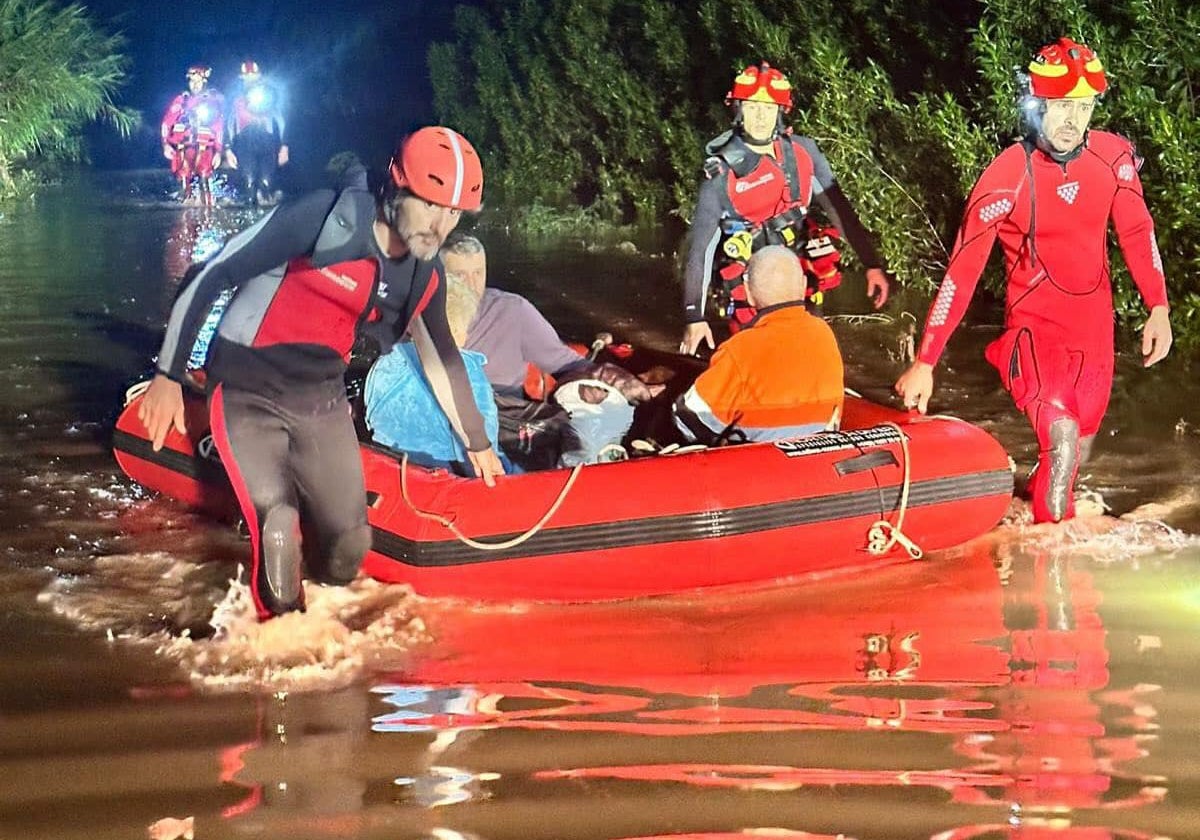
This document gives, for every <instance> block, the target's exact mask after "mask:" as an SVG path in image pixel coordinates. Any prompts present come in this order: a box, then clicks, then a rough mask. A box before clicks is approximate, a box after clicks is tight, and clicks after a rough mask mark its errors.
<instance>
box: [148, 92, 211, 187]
mask: <svg viewBox="0 0 1200 840" xmlns="http://www.w3.org/2000/svg"><path fill="white" fill-rule="evenodd" d="M159 131H160V133H161V135H162V141H163V142H164V143H166V144H168V145H170V146H174V147H175V149H176V154H175V157H174V159H173V160H172V161H171V172H172V173H174V174H176V175H180V174H181V173H184V172H185V167H186V172H187V174H189V175H190V174H193V173H194V174H196V175H199V176H200V177H201V178H209V177H211V176H212V174H213V169H214V168H215V162H216V158H217V157H218V156H219V155H220V154H221V148H222V143H223V140H222V138H223V137H224V136H225V99H224V97H222V96H221V94H220V93H218V92H217V91H215V90H213V89H212V88H206V89H205V90H202V91H200V92H199V93H192V92H190V91H184V92H183V93H181V94H179V95H178V96H176V97H175V98H174V99H172V100H171V104H170V105H168V106H167V110H166V113H164V114H163V118H162V123H161V125H160V126H159Z"/></svg>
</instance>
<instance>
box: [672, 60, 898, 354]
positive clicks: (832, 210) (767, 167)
mask: <svg viewBox="0 0 1200 840" xmlns="http://www.w3.org/2000/svg"><path fill="white" fill-rule="evenodd" d="M725 104H727V105H731V106H733V109H734V119H733V128H732V129H731V130H729V131H726V132H725V133H723V134H721V135H720V136H719V137H716V138H714V139H713V140H710V141H709V142H708V144H707V145H706V146H705V153H706V154H707V155H708V158H707V160H705V162H704V174H705V180H704V182H703V183H701V184H700V191H699V194H698V195H697V198H696V212H695V215H694V217H693V219H692V229H691V233H690V234H689V245H688V258H687V266H686V268H685V269H684V292H683V306H684V320H685V321H686V322H687V327H686V329H685V330H684V335H683V340H682V341H681V342H680V344H679V350H680V352H682V353H689V354H690V353H695V352H696V349H697V348H698V347H699V346H700V344H701V342H704V343H707V344H708V346H709V347H713V346H714V342H713V334H712V328H711V327H710V326H709V324H708V322H707V320H706V316H707V315H708V314H709V313H708V312H707V311H706V304H707V303H708V297H709V288H710V285H711V284H712V283H713V282H719V283H721V284H722V285H723V286H724V287H725V290H726V291H727V294H728V303H727V310H726V311H725V312H722V313H719V314H720V315H722V316H724V317H728V318H729V325H730V329H731V330H732V331H735V332H736V331H737V330H738V329H740V328H741V327H743V326H745V325H746V324H748V323H749V322H750V321H751V320H752V319H753V317H754V310H753V307H751V306H750V305H749V304H748V303H747V302H746V292H745V287H744V285H743V284H742V282H741V273H742V271H743V270H744V269H745V264H746V261H747V260H748V259H749V257H750V254H751V253H753V252H754V251H756V250H758V249H759V248H762V247H764V246H766V245H783V246H784V247H785V248H788V249H789V250H791V251H793V252H794V253H795V254H796V256H797V259H801V258H802V257H803V258H804V260H808V259H809V258H810V257H813V256H814V254H813V253H812V252H811V251H810V250H809V249H808V243H809V241H810V230H811V228H810V227H808V226H806V219H807V216H808V212H809V208H810V207H811V205H812V203H813V202H814V201H815V202H817V203H818V204H820V205H821V208H822V210H824V211H825V214H826V215H827V216H828V217H829V220H830V221H831V222H833V224H834V225H835V226H836V227H837V228H838V230H839V231H841V235H843V236H845V237H846V239H847V240H848V241H849V243H850V245H851V247H852V248H854V251H855V253H856V254H857V255H858V257H859V259H860V260H861V262H862V263H863V265H864V266H866V269H867V295H868V296H869V297H871V298H873V299H874V302H875V307H876V308H878V307H880V306H882V305H883V304H884V301H886V300H887V294H888V281H887V276H886V275H885V274H884V271H883V268H882V265H883V263H882V260H880V258H879V256H878V254H877V253H876V248H875V243H874V240H873V238H872V236H871V235H870V234H869V233H868V232H867V231H866V229H865V228H864V227H863V225H862V222H860V221H859V219H858V216H857V214H856V213H855V212H854V210H853V208H852V207H851V206H850V203H849V202H848V201H847V200H846V197H845V195H844V194H843V193H842V189H841V187H840V186H838V183H837V180H836V179H835V178H834V175H833V170H832V169H831V168H830V166H829V161H827V160H826V159H825V155H823V154H822V153H821V150H820V149H818V148H817V144H816V142H815V141H814V140H813V139H812V138H810V137H793V136H792V132H791V129H790V128H787V127H785V126H784V124H783V115H784V114H785V113H787V112H788V111H790V110H791V108H792V86H791V84H790V83H789V82H788V80H787V78H786V77H785V76H784V75H783V74H782V73H780V72H779V71H778V70H776V69H775V68H773V67H771V65H769V64H767V63H766V62H763V63H762V64H761V65H759V66H757V67H755V66H753V65H751V66H749V67H747V68H746V69H744V70H743V71H742V72H741V73H739V74H738V75H737V76H736V77H735V78H734V80H733V85H732V86H731V87H730V89H729V93H728V94H726V96H725ZM826 248H827V251H829V252H832V251H833V249H832V245H831V243H828V242H826ZM825 256H826V258H827V259H828V257H829V256H830V255H829V254H828V253H826V254H825ZM815 259H816V260H817V261H819V260H821V257H820V256H816V257H815ZM833 259H834V260H835V261H836V252H833ZM804 260H802V262H804ZM828 270H830V271H833V272H836V265H830V266H829V267H828Z"/></svg>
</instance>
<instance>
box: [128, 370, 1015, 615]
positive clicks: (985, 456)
mask: <svg viewBox="0 0 1200 840" xmlns="http://www.w3.org/2000/svg"><path fill="white" fill-rule="evenodd" d="M645 355H651V354H645ZM653 355H654V358H656V359H658V360H664V359H665V360H668V361H670V360H676V364H677V365H679V367H677V369H676V374H677V376H676V379H675V380H673V382H674V383H678V382H680V381H683V380H685V379H686V377H687V376H688V375H690V376H694V375H695V370H694V369H693V370H691V371H690V372H689V371H688V370H687V368H686V367H683V366H684V365H685V364H686V362H685V360H682V359H681V358H680V357H673V356H666V355H665V354H653ZM625 361H626V363H627V364H633V363H634V361H635V360H630V359H626V360H625ZM188 423H189V429H190V430H191V437H190V439H189V438H185V437H183V436H181V435H178V434H174V433H172V436H171V437H170V438H169V439H168V442H167V446H166V447H165V448H164V449H163V450H162V451H160V452H157V453H156V452H152V451H151V449H150V447H149V445H148V442H147V440H146V437H145V430H144V428H142V425H141V423H140V422H139V421H138V420H137V403H136V400H135V401H134V402H133V403H131V405H130V406H128V407H127V408H126V410H125V412H124V413H123V415H122V417H121V418H120V420H119V421H118V424H117V429H116V431H115V433H114V441H113V442H114V449H115V452H116V455H117V460H118V461H119V462H120V464H121V466H122V468H123V469H124V470H125V472H126V473H127V474H128V475H130V476H131V477H132V478H134V479H135V480H136V481H138V482H139V483H141V484H143V485H145V486H147V487H150V488H152V489H155V490H159V491H161V492H164V493H166V494H167V495H169V496H172V497H174V498H177V499H181V500H183V501H185V502H188V503H190V504H196V505H205V506H209V507H214V506H215V507H218V508H220V507H227V506H228V505H229V504H230V503H231V494H230V493H229V492H228V488H227V487H225V486H224V485H223V472H222V471H221V469H220V466H219V462H216V461H214V460H213V459H214V458H215V457H216V453H215V448H214V447H212V446H211V441H210V439H209V438H208V437H207V436H206V434H205V429H206V427H207V420H206V417H205V411H204V407H203V404H202V403H201V401H200V400H198V399H196V400H195V401H193V403H192V405H191V406H190V409H189V415H188ZM362 457H363V463H364V467H365V473H366V483H367V491H368V493H367V495H368V500H369V513H368V515H369V518H370V521H371V525H372V527H373V529H374V549H373V551H372V552H371V553H370V555H369V556H368V558H367V561H366V564H365V569H366V571H367V572H368V573H369V574H371V575H373V576H375V577H377V578H379V579H381V580H385V581H397V582H403V583H409V584H411V585H412V586H413V587H414V588H415V589H416V590H417V591H418V592H421V593H423V594H430V595H455V596H464V597H472V598H480V599H485V600H488V599H513V598H530V599H538V600H599V599H612V598H622V597H634V596H640V595H648V594H659V593H666V592H676V591H682V590H688V589H695V588H700V587H711V586H720V585H725V584H740V583H745V582H750V581H771V580H776V579H781V578H786V577H791V576H797V575H806V574H818V573H823V572H827V571H830V570H834V569H846V568H858V567H871V566H878V565H880V564H883V563H887V562H895V561H897V560H901V559H907V558H908V556H909V555H908V554H907V553H906V551H905V548H904V545H903V544H901V543H896V544H893V545H891V547H890V548H886V547H885V550H884V552H883V553H882V554H879V555H878V556H876V555H874V554H872V553H869V552H868V550H867V547H868V543H869V535H870V533H871V531H872V527H873V526H875V525H876V523H880V522H883V523H885V525H884V526H882V529H881V542H883V543H887V534H888V532H887V527H888V526H890V525H893V524H899V523H900V520H901V518H902V519H903V532H904V533H905V534H907V536H908V537H909V538H910V539H911V540H912V541H914V542H915V543H916V544H917V545H920V546H922V547H923V548H925V549H926V550H933V549H939V548H946V547H948V546H953V545H956V544H959V543H962V542H965V541H966V540H969V539H971V538H973V537H976V536H978V535H980V534H982V533H984V532H986V531H987V530H989V529H990V528H992V527H993V526H994V525H995V524H996V522H997V521H999V519H1000V517H1001V516H1002V515H1003V513H1004V511H1005V509H1006V508H1007V505H1008V502H1009V500H1010V497H1011V492H1012V472H1011V469H1010V467H1009V461H1008V457H1007V455H1006V454H1005V452H1004V450H1003V449H1002V448H1001V447H1000V445H999V444H998V443H997V442H996V441H995V440H994V439H993V438H992V437H991V436H990V435H988V434H987V433H986V432H984V431H983V430H982V429H979V428H977V427H975V426H973V425H970V424H968V423H965V422H962V421H959V420H955V419H952V418H923V417H918V416H916V415H910V414H909V413H906V412H901V411H897V410H895V409H891V408H887V407H884V406H881V405H877V404H875V403H872V402H870V401H868V400H865V399H862V398H858V397H850V398H848V399H847V403H846V409H845V412H844V417H843V430H842V431H841V432H831V433H826V434H821V435H815V436H812V437H809V438H804V439H801V440H793V441H780V442H778V443H760V444H748V445H742V446H734V447H724V448H718V449H710V450H706V451H702V452H694V453H690V454H685V455H677V456H669V457H668V456H657V457H645V458H636V459H634V460H631V461H625V462H621V463H615V464H602V465H594V466H589V467H586V468H584V469H583V470H582V472H580V473H579V474H578V476H577V478H576V479H574V483H573V484H568V481H569V475H570V474H569V473H568V472H567V471H563V470H551V471H547V472H537V473H528V474H524V475H516V476H505V477H504V478H503V479H501V481H500V483H499V486H498V487H497V488H495V489H488V488H487V487H485V486H484V485H483V484H482V482H479V481H473V480H467V479H463V478H459V477H457V476H454V475H451V474H449V473H447V472H446V471H444V470H425V469H421V468H417V467H409V468H408V469H407V471H405V470H404V469H403V468H402V466H401V463H400V461H399V459H398V457H397V454H396V453H394V452H391V451H389V450H385V449H382V448H379V447H376V446H373V445H370V444H364V446H363V447H362ZM405 477H407V487H405V484H404V481H403V479H404V478H405ZM558 500H560V501H561V506H560V507H558V508H557V509H556V510H555V512H554V514H553V516H551V517H550V519H549V520H548V522H547V523H546V524H545V527H543V528H541V529H540V530H537V531H536V533H533V534H529V535H528V539H520V538H516V539H514V537H516V535H519V534H522V532H526V529H529V528H530V526H531V525H533V524H534V523H535V522H537V521H538V520H539V518H540V517H541V516H543V514H544V513H545V512H546V511H547V510H548V509H552V507H553V506H554V505H555V504H556V503H557V501H558ZM414 508H419V509H421V510H424V511H428V512H432V513H434V514H437V515H438V516H439V517H442V518H443V519H444V520H451V521H453V523H454V525H455V526H456V527H457V529H459V531H460V532H462V533H464V534H466V535H469V536H470V537H472V538H476V539H478V540H482V541H484V542H490V543H504V545H503V546H502V547H499V548H497V547H495V546H493V550H478V549H476V548H469V547H467V546H466V545H464V544H463V543H462V542H460V541H459V540H458V539H456V538H455V537H453V536H451V534H450V533H449V532H448V531H447V529H446V527H445V526H444V524H442V523H439V522H433V521H430V520H429V519H428V518H422V517H421V516H420V515H418V513H417V512H416V510H414Z"/></svg>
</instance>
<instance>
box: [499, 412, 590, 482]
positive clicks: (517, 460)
mask: <svg viewBox="0 0 1200 840" xmlns="http://www.w3.org/2000/svg"><path fill="white" fill-rule="evenodd" d="M496 407H497V408H498V409H499V414H500V448H501V449H503V450H504V454H505V455H507V456H508V457H509V459H510V460H511V461H512V462H513V463H514V464H516V465H517V466H518V467H520V468H521V469H523V470H525V471H527V472H532V471H535V470H550V469H554V468H555V467H557V466H558V460H559V458H560V457H561V456H562V452H563V449H564V447H571V446H572V445H573V444H574V443H575V436H574V432H573V431H572V429H571V415H570V414H568V413H567V410H566V409H564V408H563V407H562V406H560V405H558V404H557V403H553V402H549V401H547V402H540V401H531V400H526V399H523V398H521V397H512V396H504V395H502V394H497V395H496Z"/></svg>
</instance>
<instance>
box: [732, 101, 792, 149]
mask: <svg viewBox="0 0 1200 840" xmlns="http://www.w3.org/2000/svg"><path fill="white" fill-rule="evenodd" d="M733 127H734V129H736V130H737V133H738V134H739V135H741V137H742V139H743V140H745V141H746V142H747V143H749V144H750V145H751V146H765V145H767V144H768V143H774V142H775V141H776V140H777V139H778V138H780V137H782V136H783V135H784V134H785V133H786V129H785V128H784V125H783V109H782V108H780V109H779V116H777V117H776V118H775V128H774V129H773V130H772V131H771V136H770V137H765V138H763V137H751V136H750V135H749V134H748V133H747V132H746V123H745V120H744V119H742V103H741V102H740V101H739V102H738V103H737V105H736V107H735V108H734V111H733Z"/></svg>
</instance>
